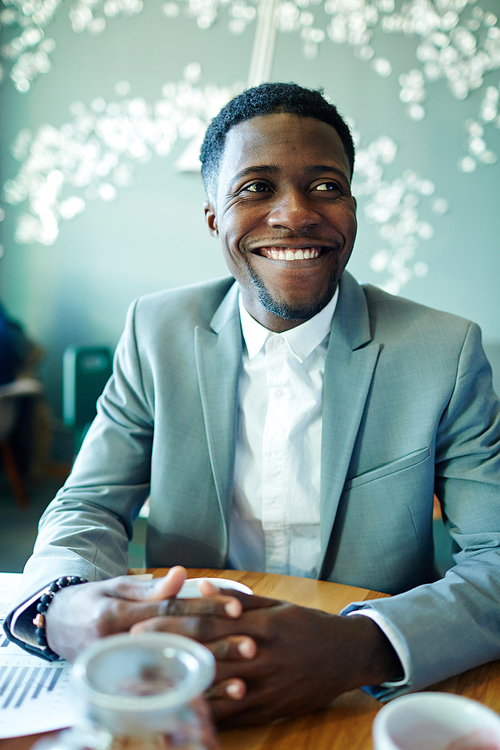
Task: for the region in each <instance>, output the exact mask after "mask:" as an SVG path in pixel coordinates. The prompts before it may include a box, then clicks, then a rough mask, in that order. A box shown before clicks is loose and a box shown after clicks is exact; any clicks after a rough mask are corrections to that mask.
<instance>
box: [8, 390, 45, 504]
mask: <svg viewBox="0 0 500 750" xmlns="http://www.w3.org/2000/svg"><path fill="white" fill-rule="evenodd" d="M41 392H42V384H41V383H40V381H38V380H35V379H34V378H19V379H18V380H13V381H12V382H11V383H7V384H6V385H2V386H0V453H1V455H2V459H3V464H4V467H5V473H6V475H7V479H8V481H9V484H10V486H11V489H12V492H13V494H14V497H15V499H16V502H17V504H18V505H19V507H20V508H27V507H28V506H29V499H28V494H27V492H26V488H25V486H24V482H23V480H22V477H21V473H20V471H19V468H18V466H17V464H16V460H15V458H14V453H13V451H12V448H11V445H10V443H9V439H10V437H11V436H12V434H13V432H14V430H15V428H16V425H17V421H18V417H19V410H20V407H21V404H22V401H23V399H27V398H29V399H33V398H37V397H38V396H40V394H41Z"/></svg>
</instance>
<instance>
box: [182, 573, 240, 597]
mask: <svg viewBox="0 0 500 750" xmlns="http://www.w3.org/2000/svg"><path fill="white" fill-rule="evenodd" d="M200 581H209V582H210V583H213V585H214V586H217V588H219V587H221V588H224V589H235V590H236V591H241V592H242V593H243V594H253V591H252V589H250V588H248V586H245V584H244V583H240V582H239V581H232V580H231V579H230V578H188V580H187V581H184V585H183V587H182V588H181V590H180V591H179V593H178V594H177V598H178V599H196V597H198V596H201V594H200V589H199V588H198V584H199V583H200Z"/></svg>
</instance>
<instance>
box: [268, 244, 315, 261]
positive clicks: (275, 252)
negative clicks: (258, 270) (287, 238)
mask: <svg viewBox="0 0 500 750" xmlns="http://www.w3.org/2000/svg"><path fill="white" fill-rule="evenodd" d="M322 250H323V247H322V246H320V245H311V246H310V247H277V246H270V247H259V249H258V250H257V251H254V252H256V253H257V255H262V256H263V257H264V258H269V259H270V260H310V259H314V258H319V256H320V255H321V252H322Z"/></svg>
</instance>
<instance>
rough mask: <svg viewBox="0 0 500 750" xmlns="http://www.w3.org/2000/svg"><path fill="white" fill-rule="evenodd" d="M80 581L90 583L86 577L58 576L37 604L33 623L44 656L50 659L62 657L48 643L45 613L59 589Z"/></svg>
mask: <svg viewBox="0 0 500 750" xmlns="http://www.w3.org/2000/svg"><path fill="white" fill-rule="evenodd" d="M79 583H88V581H87V579H86V578H80V576H62V578H58V579H57V580H56V581H52V583H51V584H50V586H49V587H48V589H47V591H46V592H45V593H44V594H42V596H41V597H40V601H39V602H38V604H37V605H36V611H37V612H38V614H37V616H36V617H35V619H34V620H33V625H34V626H35V628H36V630H35V634H36V638H37V641H38V645H39V646H40V647H41V651H42V653H43V656H45V657H47V659H50V660H51V661H58V660H59V659H60V658H61V657H60V656H59V654H56V652H55V651H52V649H51V648H50V646H49V645H48V643H47V634H46V632H45V613H46V612H47V610H48V608H49V605H50V603H51V601H52V599H53V598H54V596H55V595H56V594H57V592H58V591H60V590H61V589H64V588H66V586H76V585H77V584H79Z"/></svg>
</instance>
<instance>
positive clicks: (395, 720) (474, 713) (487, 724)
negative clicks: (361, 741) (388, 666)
mask: <svg viewBox="0 0 500 750" xmlns="http://www.w3.org/2000/svg"><path fill="white" fill-rule="evenodd" d="M372 737H373V747H374V750H500V717H499V716H498V714H496V713H494V712H493V711H491V709H489V708H486V707H485V706H483V705H482V704H481V703H477V702H476V701H473V700H470V699H469V698H463V697H461V696H459V695H451V694H449V693H431V692H425V693H414V694H412V695H403V696H401V698H395V699H394V700H393V701H391V702H390V703H388V704H387V705H385V706H384V707H383V708H381V709H380V711H379V712H378V714H377V715H376V717H375V720H374V722H373V727H372Z"/></svg>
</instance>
